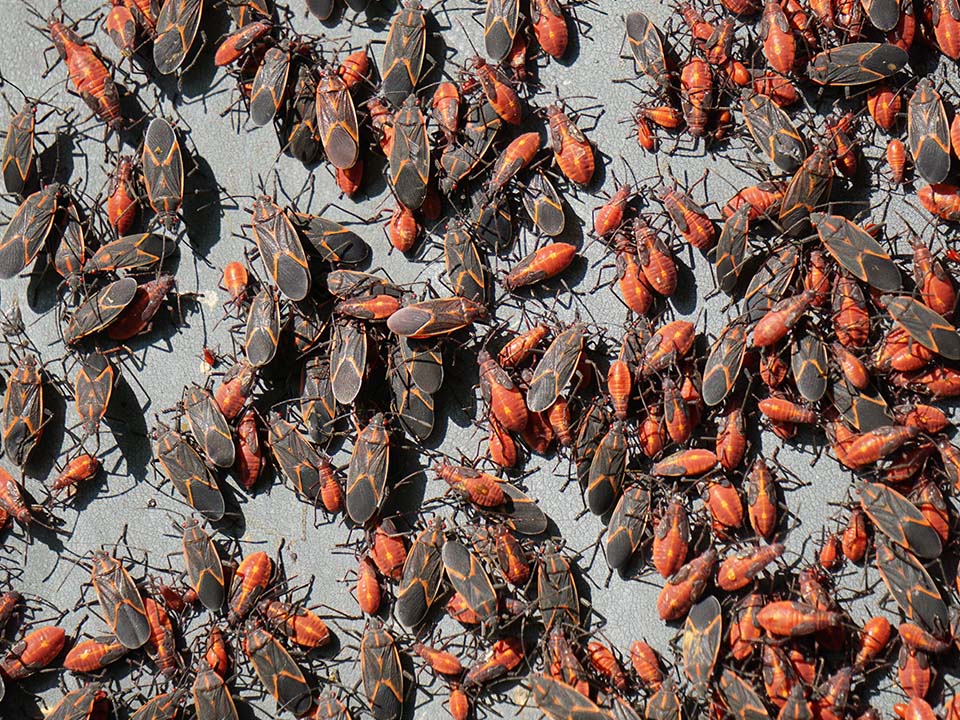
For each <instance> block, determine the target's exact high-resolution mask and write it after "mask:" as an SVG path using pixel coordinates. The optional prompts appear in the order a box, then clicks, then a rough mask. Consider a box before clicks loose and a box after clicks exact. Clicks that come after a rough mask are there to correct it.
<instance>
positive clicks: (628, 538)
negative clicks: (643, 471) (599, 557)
mask: <svg viewBox="0 0 960 720" xmlns="http://www.w3.org/2000/svg"><path fill="white" fill-rule="evenodd" d="M649 509H650V491H649V490H647V489H646V488H644V487H642V486H640V485H634V486H632V487H629V488H627V489H626V490H624V492H623V495H622V496H620V501H619V502H618V503H617V505H616V507H614V508H613V512H612V513H611V514H610V524H609V526H608V528H607V547H606V553H605V554H606V556H607V565H609V566H610V569H611V570H623V569H624V568H626V567H627V565H628V563H629V562H630V560H631V558H632V557H633V556H634V554H635V553H636V552H637V549H638V548H639V547H640V543H641V542H642V541H643V529H644V527H645V525H646V522H647V513H648V511H649Z"/></svg>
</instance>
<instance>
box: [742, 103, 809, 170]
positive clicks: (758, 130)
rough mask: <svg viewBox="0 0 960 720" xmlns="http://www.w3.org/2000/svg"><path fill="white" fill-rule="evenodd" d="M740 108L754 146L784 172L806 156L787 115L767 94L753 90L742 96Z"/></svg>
mask: <svg viewBox="0 0 960 720" xmlns="http://www.w3.org/2000/svg"><path fill="white" fill-rule="evenodd" d="M741 108H742V110H743V119H744V121H745V122H746V123H747V130H749V131H750V135H751V136H752V137H753V141H754V142H755V143H756V144H757V147H759V148H760V149H761V150H762V151H763V152H764V154H766V156H767V157H768V158H769V159H770V162H772V163H773V164H774V165H776V166H777V167H778V168H780V169H781V170H783V171H784V172H788V173H792V172H795V171H796V170H797V168H799V167H800V165H801V163H803V160H804V158H806V156H807V148H806V144H805V143H804V142H803V138H802V137H801V135H800V131H799V130H797V128H796V126H795V125H794V124H793V121H792V120H790V116H789V115H787V113H786V112H784V111H783V110H782V109H781V108H780V107H779V106H778V105H777V104H776V103H775V102H773V100H771V99H770V98H769V97H767V96H766V95H760V94H757V93H754V94H751V95H749V96H747V97H745V98H744V100H743V104H742V106H741Z"/></svg>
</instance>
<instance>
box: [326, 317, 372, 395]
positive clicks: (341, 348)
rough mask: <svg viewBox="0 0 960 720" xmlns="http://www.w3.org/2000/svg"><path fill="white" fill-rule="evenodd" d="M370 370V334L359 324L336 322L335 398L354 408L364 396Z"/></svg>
mask: <svg viewBox="0 0 960 720" xmlns="http://www.w3.org/2000/svg"><path fill="white" fill-rule="evenodd" d="M366 367H367V333H366V331H365V330H364V328H363V326H362V325H360V324H359V323H351V322H336V323H334V326H333V335H332V337H331V341H330V382H331V384H332V386H333V396H334V397H335V398H336V400H337V402H339V403H340V404H342V405H349V404H351V403H352V402H353V401H354V399H355V398H356V397H357V395H358V394H359V393H360V387H361V386H362V385H363V378H364V374H365V373H366Z"/></svg>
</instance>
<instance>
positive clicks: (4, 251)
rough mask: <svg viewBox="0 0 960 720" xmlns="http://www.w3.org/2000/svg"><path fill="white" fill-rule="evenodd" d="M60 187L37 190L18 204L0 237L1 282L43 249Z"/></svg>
mask: <svg viewBox="0 0 960 720" xmlns="http://www.w3.org/2000/svg"><path fill="white" fill-rule="evenodd" d="M59 195H60V186H59V185H49V186H48V187H47V188H45V189H43V190H38V191H37V192H35V193H33V194H32V195H30V196H28V197H27V199H26V200H24V201H23V202H22V203H20V207H18V208H17V211H16V212H15V213H14V214H13V217H12V218H10V222H9V223H7V227H6V229H5V230H4V231H3V237H2V238H0V280H9V279H10V278H12V277H13V276H15V275H17V274H18V273H20V272H21V271H22V270H23V269H24V268H25V267H27V265H29V264H30V263H31V262H33V259H34V258H35V257H36V256H37V254H38V253H39V252H40V249H41V248H42V247H43V244H44V242H45V241H46V239H47V236H48V235H49V234H50V230H51V229H52V228H53V221H54V218H55V217H56V214H57V198H58V197H59Z"/></svg>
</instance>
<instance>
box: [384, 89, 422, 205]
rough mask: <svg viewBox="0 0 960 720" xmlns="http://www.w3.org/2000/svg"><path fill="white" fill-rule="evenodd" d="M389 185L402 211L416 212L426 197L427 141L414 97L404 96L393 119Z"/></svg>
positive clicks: (419, 110) (418, 106)
mask: <svg viewBox="0 0 960 720" xmlns="http://www.w3.org/2000/svg"><path fill="white" fill-rule="evenodd" d="M393 131H394V132H393V143H392V144H391V146H390V153H389V156H388V159H389V161H390V183H391V185H393V191H394V193H395V194H396V196H397V200H399V201H400V202H401V203H402V204H403V205H404V206H405V207H407V208H409V209H410V210H417V209H419V208H420V206H421V205H423V201H424V200H425V199H426V196H427V183H428V182H429V180H430V138H429V137H428V136H427V125H426V118H425V117H424V115H423V112H422V111H421V109H420V105H419V103H418V101H417V97H416V95H413V94H411V95H408V96H407V99H406V100H404V101H403V105H401V107H400V109H399V110H398V111H397V113H396V115H394V119H393Z"/></svg>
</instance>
